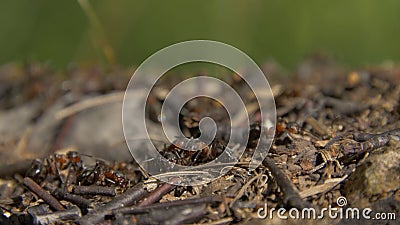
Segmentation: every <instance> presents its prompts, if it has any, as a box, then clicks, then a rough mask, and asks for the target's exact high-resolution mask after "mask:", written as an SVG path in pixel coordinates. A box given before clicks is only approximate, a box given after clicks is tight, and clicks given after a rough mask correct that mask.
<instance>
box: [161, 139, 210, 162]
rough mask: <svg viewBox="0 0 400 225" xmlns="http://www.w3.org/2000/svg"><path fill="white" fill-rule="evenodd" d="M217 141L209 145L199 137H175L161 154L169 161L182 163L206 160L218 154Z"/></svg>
mask: <svg viewBox="0 0 400 225" xmlns="http://www.w3.org/2000/svg"><path fill="white" fill-rule="evenodd" d="M217 147H218V146H217V142H215V141H214V142H213V143H212V144H211V146H208V145H207V144H206V143H204V142H202V141H201V140H199V139H195V138H191V139H180V138H179V139H177V140H175V141H174V142H173V143H172V144H171V145H169V146H168V147H166V148H165V150H164V152H163V155H164V157H166V158H167V159H169V160H170V161H172V162H174V163H178V164H182V165H193V164H195V163H199V162H200V163H203V162H208V161H210V160H212V159H214V158H215V157H216V156H217V155H218V150H217Z"/></svg>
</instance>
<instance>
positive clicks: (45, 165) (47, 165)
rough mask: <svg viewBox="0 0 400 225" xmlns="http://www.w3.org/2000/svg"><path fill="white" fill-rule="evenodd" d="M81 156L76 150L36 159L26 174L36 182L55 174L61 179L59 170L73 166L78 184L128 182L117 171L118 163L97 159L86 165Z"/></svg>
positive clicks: (122, 184)
mask: <svg viewBox="0 0 400 225" xmlns="http://www.w3.org/2000/svg"><path fill="white" fill-rule="evenodd" d="M81 156H82V155H81V154H79V153H78V152H72V151H71V152H68V153H67V154H54V155H51V156H49V157H48V158H45V159H43V160H40V159H36V160H34V161H33V162H32V166H31V168H30V169H29V170H28V171H27V173H26V176H28V177H31V178H33V179H34V180H35V181H36V182H42V181H43V180H45V179H46V178H47V177H49V176H52V177H54V176H56V177H58V178H59V179H60V180H61V181H62V178H61V175H60V171H64V170H66V169H68V168H70V167H74V169H75V171H76V177H77V178H76V179H77V182H78V183H80V184H84V185H91V184H96V185H109V184H115V185H118V186H121V187H125V186H126V185H127V184H128V183H129V180H128V179H127V178H126V177H125V175H124V174H123V173H122V172H119V171H117V170H118V169H120V168H119V167H120V165H118V164H117V165H108V164H107V163H106V162H105V161H101V160H97V161H96V164H95V166H92V167H87V166H86V165H84V164H83V162H82V159H81ZM114 167H117V168H114Z"/></svg>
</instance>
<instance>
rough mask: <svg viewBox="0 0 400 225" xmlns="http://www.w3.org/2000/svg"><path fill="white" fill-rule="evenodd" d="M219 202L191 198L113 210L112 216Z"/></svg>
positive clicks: (214, 199)
mask: <svg viewBox="0 0 400 225" xmlns="http://www.w3.org/2000/svg"><path fill="white" fill-rule="evenodd" d="M221 201H222V200H221V198H220V197H218V196H208V197H203V198H191V199H184V200H177V201H170V202H161V203H155V204H151V205H147V206H132V207H125V208H121V209H116V210H113V214H117V213H122V214H135V213H144V212H148V211H149V210H152V209H159V208H169V207H176V206H183V205H194V204H201V203H212V202H221Z"/></svg>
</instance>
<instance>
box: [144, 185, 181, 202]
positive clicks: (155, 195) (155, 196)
mask: <svg viewBox="0 0 400 225" xmlns="http://www.w3.org/2000/svg"><path fill="white" fill-rule="evenodd" d="M177 180H178V179H177V178H175V179H172V183H175V182H176V181H177ZM175 187H176V185H173V184H170V183H165V184H163V185H162V186H160V187H158V188H157V189H155V190H154V191H153V192H151V193H150V194H149V196H148V197H147V198H145V199H144V200H143V201H142V202H141V203H140V204H139V206H147V205H150V204H152V203H154V202H157V201H158V200H160V199H161V198H162V196H164V195H165V194H167V193H168V192H170V191H171V190H172V189H174V188H175Z"/></svg>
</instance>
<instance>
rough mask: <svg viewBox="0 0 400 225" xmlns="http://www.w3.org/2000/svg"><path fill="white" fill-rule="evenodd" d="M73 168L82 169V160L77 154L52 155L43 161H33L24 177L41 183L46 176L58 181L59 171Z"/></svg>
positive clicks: (73, 152)
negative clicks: (54, 177)
mask: <svg viewBox="0 0 400 225" xmlns="http://www.w3.org/2000/svg"><path fill="white" fill-rule="evenodd" d="M70 166H73V167H75V168H81V167H82V159H81V156H80V154H79V153H78V152H75V151H70V152H68V153H67V154H54V155H50V156H49V157H48V158H45V159H43V160H40V159H35V160H34V161H33V162H32V165H31V167H30V168H29V169H28V171H27V172H26V176H28V177H31V178H32V179H34V180H35V181H43V180H45V179H46V178H47V177H48V176H56V177H58V178H59V179H60V180H62V179H61V176H60V171H61V170H65V169H66V168H68V167H70Z"/></svg>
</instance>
